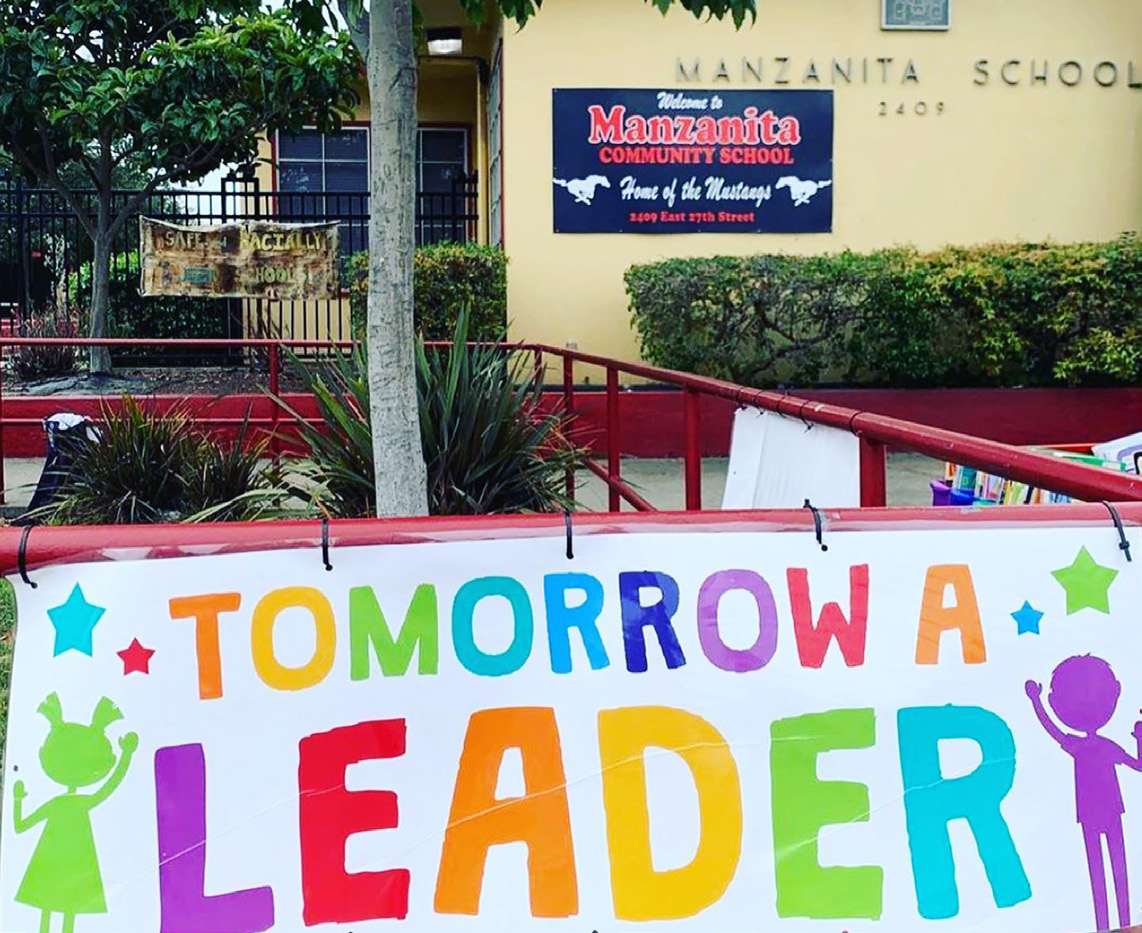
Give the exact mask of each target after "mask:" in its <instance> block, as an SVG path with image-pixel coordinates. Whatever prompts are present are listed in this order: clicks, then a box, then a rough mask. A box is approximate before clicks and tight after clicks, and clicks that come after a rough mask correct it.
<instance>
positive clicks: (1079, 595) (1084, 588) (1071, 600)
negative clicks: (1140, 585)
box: [1051, 547, 1118, 615]
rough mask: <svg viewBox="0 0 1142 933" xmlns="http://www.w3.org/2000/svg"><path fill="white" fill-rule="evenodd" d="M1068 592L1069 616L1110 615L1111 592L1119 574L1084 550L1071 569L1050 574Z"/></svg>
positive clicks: (1080, 552)
mask: <svg viewBox="0 0 1142 933" xmlns="http://www.w3.org/2000/svg"><path fill="white" fill-rule="evenodd" d="M1051 576H1052V577H1054V578H1055V579H1056V580H1058V581H1059V583H1060V584H1061V585H1062V587H1063V589H1064V590H1066V591H1067V615H1073V614H1074V613H1076V612H1078V611H1079V610H1080V609H1097V610H1098V611H1099V612H1105V613H1107V614H1108V615H1109V614H1110V598H1109V595H1108V592H1107V591H1108V590H1109V589H1110V584H1112V583H1113V582H1114V578H1115V577H1117V576H1118V571H1117V570H1113V569H1111V568H1110V567H1103V566H1102V565H1101V564H1098V563H1096V562H1095V559H1094V558H1093V557H1091V556H1090V551H1088V550H1087V549H1086V548H1085V547H1084V548H1083V549H1082V550H1081V551H1079V556H1078V557H1076V558H1075V562H1074V563H1073V564H1071V565H1070V566H1069V567H1063V568H1062V569H1061V570H1056V571H1054V572H1053V573H1052V574H1051Z"/></svg>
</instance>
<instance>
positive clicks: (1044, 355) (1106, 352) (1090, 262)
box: [626, 236, 1142, 386]
mask: <svg viewBox="0 0 1142 933" xmlns="http://www.w3.org/2000/svg"><path fill="white" fill-rule="evenodd" d="M626 284H627V292H628V295H629V297H630V304H631V313H632V315H633V317H634V323H635V327H636V328H637V330H638V334H639V339H640V342H641V345H642V351H643V355H644V356H645V357H646V358H647V359H648V360H650V361H651V362H653V363H656V364H658V365H660V366H666V367H669V368H672V369H682V370H688V371H691V372H698V373H703V374H706V375H711V376H717V377H720V378H724V379H729V380H732V381H734V382H740V383H744V384H747V385H755V386H770V385H778V384H799V385H805V384H822V383H845V384H850V385H883V386H916V385H925V386H1031V385H1039V386H1042V385H1116V384H1124V383H1137V382H1139V381H1140V378H1142V241H1139V240H1138V239H1137V238H1136V237H1134V236H1123V237H1120V238H1119V239H1117V240H1113V241H1111V242H1109V243H1080V244H1074V245H1053V244H989V245H984V246H977V247H965V248H959V247H957V248H948V249H944V250H941V251H939V252H933V253H921V252H918V251H916V250H914V249H906V248H899V249H889V250H880V251H877V252H873V253H865V254H857V253H850V252H845V253H839V254H834V255H826V256H811V257H800V256H772V255H765V256H751V257H745V258H735V257H716V258H710V259H678V260H669V261H666V262H659V263H654V264H652V265H644V266H634V267H633V268H631V269H630V270H628V272H627V274H626Z"/></svg>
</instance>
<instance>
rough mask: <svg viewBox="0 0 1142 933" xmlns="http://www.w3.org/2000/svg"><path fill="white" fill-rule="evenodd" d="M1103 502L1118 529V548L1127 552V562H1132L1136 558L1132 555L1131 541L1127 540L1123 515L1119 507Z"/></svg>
mask: <svg viewBox="0 0 1142 933" xmlns="http://www.w3.org/2000/svg"><path fill="white" fill-rule="evenodd" d="M1102 504H1103V505H1105V506H1106V508H1107V510H1108V511H1109V512H1110V517H1111V518H1112V519H1114V527H1115V528H1117V529H1118V550H1120V551H1125V552H1126V562H1127V563H1130V562H1131V561H1133V560H1134V558H1133V557H1131V556H1130V542H1129V541H1127V540H1126V529H1125V528H1123V527H1122V516H1121V515H1119V514H1118V509H1116V508H1115V507H1114V506H1113V505H1111V504H1110V503H1109V502H1103V503H1102Z"/></svg>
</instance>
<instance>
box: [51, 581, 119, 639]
mask: <svg viewBox="0 0 1142 933" xmlns="http://www.w3.org/2000/svg"><path fill="white" fill-rule="evenodd" d="M106 611H107V610H106V609H104V608H103V607H102V606H93V605H92V604H91V603H89V602H88V601H87V598H86V597H85V596H84V595H83V590H82V589H80V587H79V584H78V583H77V584H76V585H75V588H74V589H73V590H72V591H71V595H70V596H69V597H68V598H67V602H66V603H64V604H63V605H62V606H56V607H55V608H54V609H49V610H48V618H49V619H51V621H52V625H53V626H54V627H55V630H56V644H55V651H54V652H53V653H52V657H59V656H60V655H61V654H63V653H64V652H65V651H73V650H74V651H81V652H82V653H83V654H85V655H87V656H88V657H91V633H92V632H93V631H95V625H96V623H98V622H99V620H100V619H101V618H103V613H105V612H106Z"/></svg>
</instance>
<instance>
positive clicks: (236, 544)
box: [0, 502, 1142, 575]
mask: <svg viewBox="0 0 1142 933" xmlns="http://www.w3.org/2000/svg"><path fill="white" fill-rule="evenodd" d="M1118 512H1119V515H1120V517H1121V518H1122V521H1123V523H1124V524H1125V525H1127V526H1128V527H1130V528H1136V527H1138V526H1139V525H1142V504H1140V503H1137V502H1125V503H1122V504H1121V505H1119V506H1118ZM821 514H822V517H823V518H824V520H825V523H826V531H827V533H828V534H830V535H832V534H837V533H841V534H844V533H848V532H866V531H889V530H901V529H907V530H909V531H920V530H929V529H939V528H948V527H958V528H988V529H1000V528H1026V527H1029V526H1036V525H1042V526H1045V527H1051V528H1057V527H1060V526H1063V525H1066V526H1071V527H1076V528H1080V527H1105V528H1106V529H1107V533H1108V534H1112V535H1113V534H1114V533H1115V532H1114V527H1113V526H1112V525H1111V524H1110V521H1109V517H1108V515H1107V512H1106V509H1105V508H1103V507H1102V506H1101V505H1090V504H1076V505H1050V506H1034V505H1031V506H1013V507H1009V508H994V509H933V508H909V509H875V510H870V509H835V510H834V509H828V510H823V511H822V513H821ZM328 527H329V545H330V547H331V548H332V549H333V551H334V560H335V559H336V556H335V553H336V549H337V548H341V547H353V546H363V545H377V544H390V545H391V544H423V543H427V542H448V541H480V540H502V539H506V538H516V539H519V538H525V539H535V540H536V541H537V542H542V541H547V542H549V543H550V545H551V547H552V553H553V556H554V555H562V553H563V551H562V548H561V547H559V546H557V545H562V542H563V539H564V535H565V534H566V527H565V524H564V518H563V516H561V515H555V516H553V515H488V516H476V517H473V516H462V517H432V518H399V519H354V520H340V521H331V522H329V526H328ZM727 530H731V531H737V532H751V533H760V532H780V533H801V534H805V533H809V534H812V533H814V532H815V526H814V519H813V516H812V515H811V514H810V513H809V512H808V510H805V509H799V510H772V511H755V512H690V513H662V512H652V513H644V514H640V515H632V514H625V515H622V516H616V515H608V514H601V513H596V514H592V513H583V514H576V515H575V516H574V518H573V532H574V535H575V536H576V538H580V539H589V538H591V537H593V536H595V535H603V534H626V533H638V532H643V533H653V534H676V533H684V532H716V531H727ZM322 531H323V525H322V522H320V521H314V520H305V521H275V522H217V523H204V524H200V525H108V526H90V525H89V526H79V525H70V526H60V527H36V528H33V529H32V530H31V532H30V534H28V537H27V540H26V541H25V542H24V545H25V547H24V561H23V568H24V569H25V570H27V571H32V572H34V571H35V570H36V569H38V568H41V567H45V566H49V565H53V564H61V563H73V562H76V561H99V560H111V559H122V555H123V554H124V553H127V552H134V553H136V554H139V555H145V556H146V558H147V559H164V558H172V557H189V556H195V555H201V554H211V555H219V554H236V553H244V552H248V551H260V550H283V549H297V548H307V549H312V550H313V551H314V558H313V559H314V561H317V560H319V559H320V554H321V548H322V539H323V534H322ZM23 534H24V529H21V528H14V527H4V528H0V575H6V574H11V573H15V572H16V571H17V570H18V569H20V565H21V562H20V542H21V538H22V537H23ZM553 559H554V557H553Z"/></svg>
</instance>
